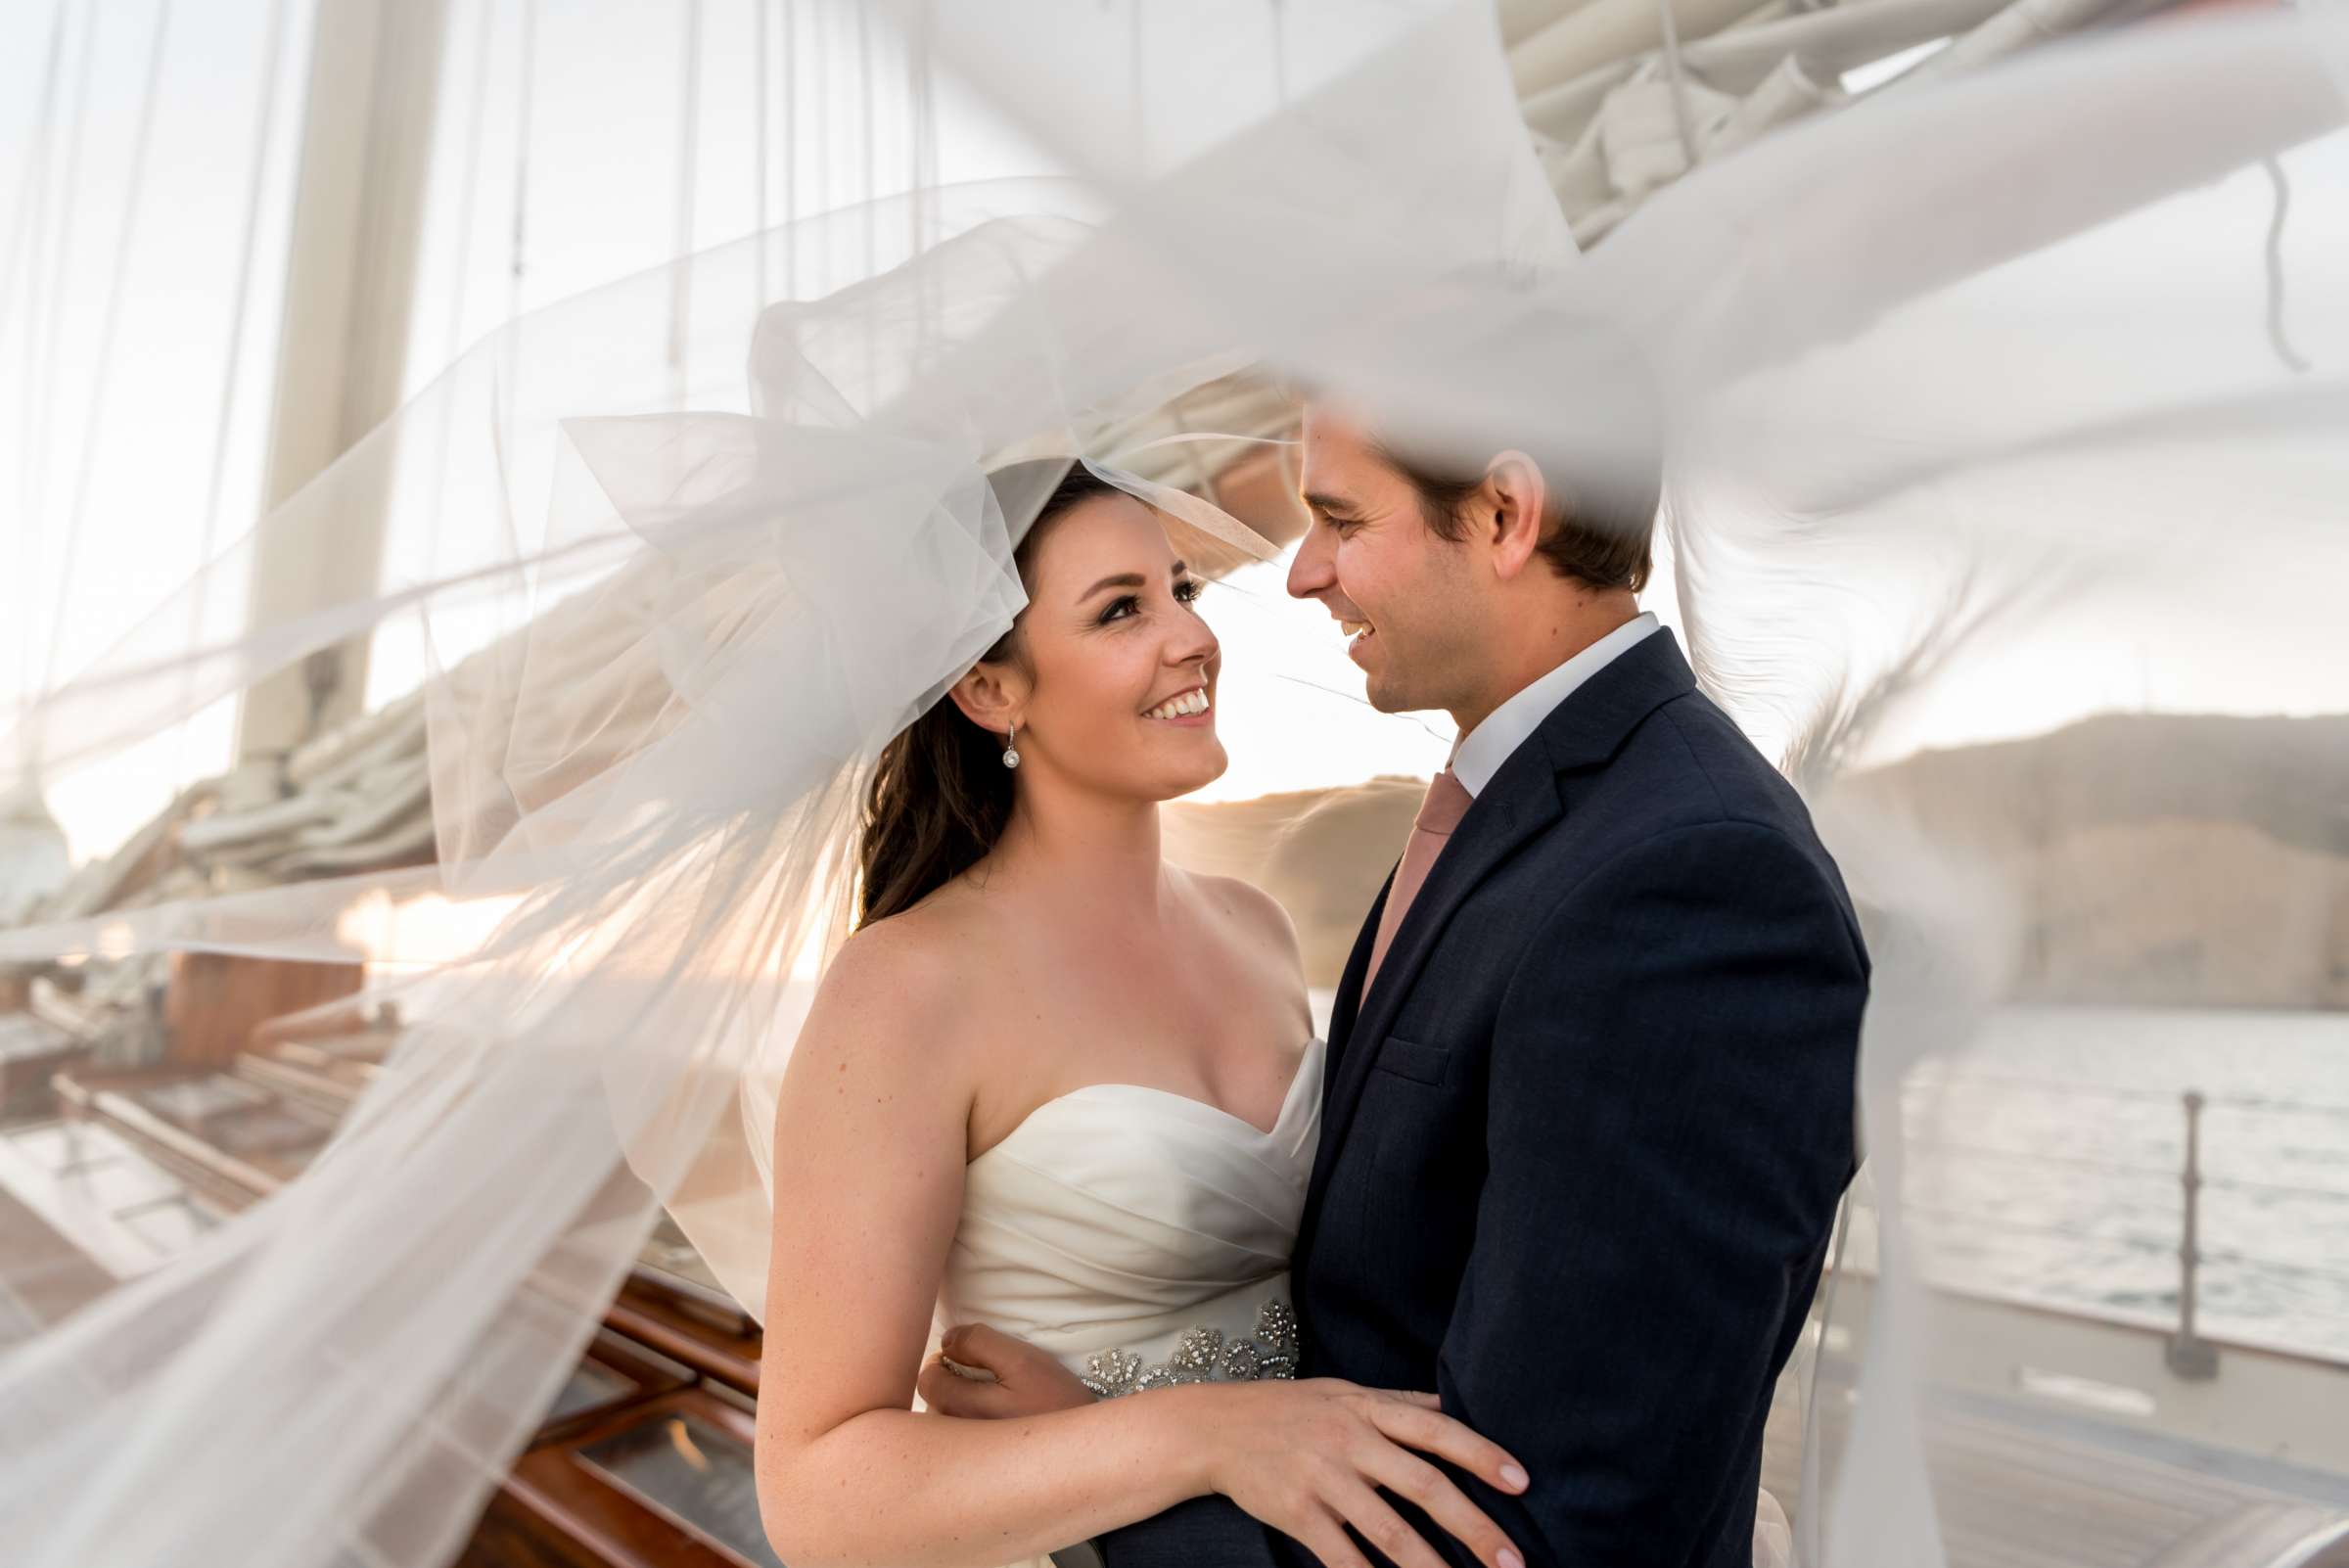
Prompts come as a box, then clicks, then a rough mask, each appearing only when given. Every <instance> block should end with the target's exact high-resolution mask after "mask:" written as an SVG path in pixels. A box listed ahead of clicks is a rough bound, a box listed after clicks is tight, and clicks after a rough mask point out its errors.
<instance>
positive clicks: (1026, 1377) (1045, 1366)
mask: <svg viewBox="0 0 2349 1568" xmlns="http://www.w3.org/2000/svg"><path fill="white" fill-rule="evenodd" d="M914 1391H915V1392H916V1393H918V1394H920V1395H921V1397H922V1403H923V1404H924V1405H926V1406H928V1407H930V1409H931V1411H932V1413H934V1414H938V1415H956V1416H962V1417H964V1418H965V1419H969V1420H998V1421H999V1420H1006V1419H1009V1418H1012V1417H1014V1416H1022V1415H1049V1414H1050V1413H1051V1412H1053V1411H1054V1410H1068V1409H1074V1408H1076V1407H1079V1406H1081V1405H1090V1404H1092V1403H1093V1391H1092V1390H1091V1389H1089V1388H1086V1387H1085V1386H1084V1384H1083V1383H1082V1382H1081V1381H1079V1379H1078V1377H1077V1374H1076V1373H1074V1372H1072V1371H1070V1370H1069V1369H1068V1368H1067V1367H1065V1366H1063V1365H1061V1364H1060V1360H1059V1359H1058V1358H1057V1357H1054V1356H1050V1355H1048V1354H1046V1353H1045V1352H1043V1351H1040V1350H1037V1349H1036V1347H1035V1346H1034V1345H1031V1344H1029V1343H1028V1342H1027V1341H1026V1340H1024V1339H1016V1338H1014V1337H1013V1336H1011V1335H1009V1334H1006V1333H1004V1332H1002V1331H1001V1330H1000V1329H994V1328H990V1327H988V1325H987V1324H985V1323H957V1324H955V1325H954V1326H953V1327H952V1328H949V1329H947V1330H946V1332H945V1334H944V1337H943V1338H942V1339H941V1340H940V1341H939V1346H938V1354H937V1355H935V1356H933V1357H931V1358H930V1360H929V1363H928V1364H927V1365H925V1366H924V1367H923V1368H922V1370H921V1375H920V1376H919V1377H918V1378H916V1379H915V1381H914Z"/></svg>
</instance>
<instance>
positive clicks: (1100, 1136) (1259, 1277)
mask: <svg viewBox="0 0 2349 1568" xmlns="http://www.w3.org/2000/svg"><path fill="white" fill-rule="evenodd" d="M1323 1054H1324V1046H1323V1044H1322V1042H1321V1041H1320V1040H1319V1039H1317V1038H1316V1039H1313V1040H1312V1041H1310V1042H1308V1044H1307V1045H1306V1048H1305V1054H1304V1057H1303V1059H1302V1060H1301V1061H1300V1062H1299V1063H1298V1066H1297V1073H1296V1077H1295V1078H1294V1079H1292V1080H1291V1082H1290V1084H1289V1091H1288V1094H1287V1095H1286V1097H1284V1098H1283V1099H1282V1101H1281V1105H1280V1114H1279V1115H1278V1116H1277V1117H1276V1118H1275V1119H1274V1120H1273V1123H1272V1129H1271V1130H1270V1131H1268V1132H1267V1131H1264V1130H1260V1129H1258V1128H1257V1127H1255V1126H1253V1125H1252V1124H1250V1123H1248V1122H1245V1121H1242V1120H1241V1119H1240V1118H1238V1117H1236V1116H1233V1115H1231V1114H1230V1113H1229V1112H1227V1111H1221V1110H1219V1109H1217V1108H1216V1107H1215V1106H1212V1105H1209V1104H1206V1103H1205V1102H1203V1101H1200V1100H1195V1099H1192V1098H1190V1097H1188V1096H1186V1095H1181V1094H1175V1093H1172V1092H1170V1091H1168V1090H1166V1089H1157V1088H1148V1087H1145V1086H1143V1085H1141V1084H1089V1085H1087V1086H1086V1087H1084V1088H1081V1089H1076V1090H1074V1091H1072V1092H1070V1093H1067V1094H1063V1095H1061V1096H1059V1097H1058V1098H1056V1099H1050V1100H1046V1101H1045V1102H1044V1103H1043V1104H1041V1105H1039V1106H1037V1107H1036V1109H1035V1110H1034V1111H1032V1112H1030V1113H1029V1115H1028V1118H1027V1120H1025V1121H1023V1122H1022V1123H1021V1124H1020V1125H1019V1126H1018V1127H1016V1128H1014V1129H1013V1130H1011V1133H1010V1135H1009V1136H1007V1137H1005V1138H1004V1139H1003V1141H1002V1142H1000V1143H997V1144H996V1145H995V1146H994V1147H992V1148H990V1149H989V1150H988V1151H987V1152H986V1153H984V1154H982V1155H980V1156H979V1158H977V1159H976V1160H973V1161H972V1162H971V1163H970V1167H969V1169H968V1171H967V1172H966V1173H965V1175H964V1178H963V1200H962V1220H961V1222H960V1223H959V1225H958V1226H957V1227H956V1229H955V1233H954V1245H953V1248H952V1250H951V1251H950V1252H949V1253H948V1254H947V1257H946V1271H945V1277H944V1283H943V1285H942V1287H941V1289H940V1293H939V1318H938V1323H937V1325H936V1327H935V1328H934V1330H933V1334H932V1342H933V1347H934V1348H935V1344H936V1339H937V1333H938V1332H939V1331H943V1330H944V1328H945V1327H946V1326H947V1325H949V1324H953V1323H971V1322H979V1323H988V1324H991V1325H992V1326H993V1327H996V1328H999V1329H1001V1330H1002V1331H1003V1332H1005V1333H1007V1334H1013V1335H1016V1336H1018V1337H1019V1338H1021V1339H1024V1340H1027V1341H1029V1342H1030V1343H1032V1344H1034V1345H1036V1346H1038V1347H1040V1348H1041V1349H1043V1350H1046V1351H1048V1352H1050V1353H1051V1354H1053V1355H1054V1356H1057V1357H1059V1358H1060V1360H1061V1361H1062V1363H1063V1364H1064V1365H1066V1366H1067V1367H1068V1368H1069V1369H1070V1370H1071V1371H1074V1372H1076V1373H1077V1374H1078V1375H1079V1376H1080V1377H1082V1378H1084V1379H1085V1380H1086V1381H1087V1382H1088V1383H1090V1384H1092V1385H1093V1389H1094V1392H1095V1393H1098V1394H1104V1395H1110V1396H1115V1395H1118V1394H1125V1393H1132V1392H1136V1391H1139V1390H1141V1389H1146V1388H1157V1387H1161V1386H1163V1385H1165V1384H1168V1383H1175V1382H1201V1381H1207V1380H1210V1379H1245V1378H1252V1377H1280V1376H1293V1375H1295V1372H1296V1365H1297V1327H1296V1321H1297V1320H1296V1315H1295V1313H1294V1312H1293V1311H1292V1309H1291V1306H1290V1302H1289V1255H1290V1252H1291V1250H1292V1249H1293V1248H1294V1247H1295V1245H1296V1242H1297V1222H1298V1217H1299V1216H1300V1215H1301V1214H1302V1213H1303V1212H1304V1209H1305V1187H1306V1180H1307V1178H1308V1177H1309V1176H1311V1175H1312V1174H1313V1150H1314V1148H1315V1147H1316V1146H1317V1145H1318V1144H1319V1142H1320V1133H1321V1063H1322V1057H1323ZM1048 1564H1049V1559H1047V1558H1041V1557H1039V1558H1036V1559H1033V1561H1032V1563H1031V1564H1023V1565H1020V1568H1048Z"/></svg>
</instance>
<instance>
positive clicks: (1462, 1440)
mask: <svg viewBox="0 0 2349 1568" xmlns="http://www.w3.org/2000/svg"><path fill="white" fill-rule="evenodd" d="M1202 1392H1203V1393H1205V1394H1207V1395H1209V1396H1211V1397H1210V1398H1207V1399H1202V1400H1199V1401H1198V1402H1197V1406H1196V1409H1197V1421H1198V1424H1199V1430H1200V1435H1201V1437H1202V1439H1203V1442H1202V1451H1203V1453H1204V1454H1205V1455H1206V1461H1207V1464H1208V1476H1207V1479H1208V1482H1209V1484H1210V1485H1211V1486H1212V1487H1214V1489H1215V1490H1216V1491H1218V1492H1221V1493H1222V1494H1223V1495H1224V1496H1225V1497H1227V1498H1229V1499H1231V1500H1232V1501H1233V1502H1235V1503H1237V1504H1239V1506H1240V1507H1242V1508H1244V1509H1246V1510H1247V1511H1248V1512H1249V1513H1250V1514H1252V1515H1254V1516H1255V1517H1256V1518H1258V1519H1261V1520H1263V1521H1264V1522H1265V1523H1266V1524H1268V1525H1270V1526H1271V1527H1272V1528H1274V1529H1275V1530H1281V1531H1285V1532H1287V1533H1288V1534H1289V1535H1291V1536H1293V1537H1295V1538H1296V1539H1297V1540H1298V1541H1299V1542H1300V1543H1302V1544H1303V1545H1305V1546H1306V1547H1307V1549H1309V1550H1310V1551H1312V1552H1313V1555H1314V1556H1316V1557H1318V1558H1320V1559H1321V1561H1322V1563H1323V1564H1324V1565H1325V1568H1368V1565H1367V1562H1366V1560H1365V1559H1364V1557H1363V1556H1362V1554H1361V1552H1360V1551H1359V1550H1358V1549H1357V1548H1356V1546H1355V1545H1354V1543H1353V1542H1352V1541H1351V1540H1350V1539H1348V1537H1347V1535H1346V1532H1345V1530H1344V1528H1343V1527H1344V1526H1346V1525H1352V1526H1353V1527H1354V1528H1355V1529H1356V1530H1357V1531H1359V1533H1360V1534H1361V1537H1362V1539H1363V1540H1365V1541H1367V1542H1369V1543H1370V1544H1371V1545H1373V1546H1376V1547H1377V1548H1378V1549H1379V1550H1380V1551H1383V1552H1385V1553H1386V1554H1387V1556H1388V1557H1389V1558H1391V1559H1393V1560H1394V1561H1395V1562H1396V1563H1398V1564H1400V1565H1402V1568H1444V1561H1443V1559H1442V1558H1440V1557H1438V1556H1437V1555H1436V1552H1435V1548H1433V1547H1432V1546H1430V1545H1428V1544H1427V1543H1426V1542H1425V1541H1424V1540H1422V1539H1421V1538H1420V1536H1419V1534H1418V1532H1417V1531H1415V1530H1413V1529H1412V1528H1411V1526H1410V1525H1409V1524H1407V1523H1405V1520H1404V1517H1403V1515H1401V1514H1400V1513H1397V1512H1396V1511H1395V1509H1394V1508H1393V1507H1392V1506H1391V1505H1390V1504H1389V1503H1388V1502H1387V1500H1386V1499H1384V1498H1381V1497H1380V1496H1379V1495H1378V1492H1377V1489H1378V1488H1380V1487H1384V1488H1386V1489H1387V1490H1388V1491H1389V1492H1392V1493H1394V1494H1395V1495H1396V1496H1397V1497H1400V1498H1407V1499H1410V1500H1411V1501H1412V1502H1415V1503H1417V1504H1418V1505H1419V1506H1420V1507H1421V1508H1422V1509H1424V1510H1425V1511H1426V1513H1427V1515H1428V1517H1430V1518H1431V1519H1433V1520H1434V1521H1435V1522H1436V1523H1437V1524H1439V1525H1441V1526H1443V1527H1444V1528H1445V1529H1446V1530H1448V1531H1450V1532H1451V1534H1452V1535H1453V1536H1454V1537H1456V1538H1457V1539H1458V1540H1459V1541H1460V1542H1461V1544H1462V1545H1466V1546H1467V1547H1468V1549H1469V1550H1470V1551H1473V1552H1475V1553H1476V1555H1477V1558H1478V1560H1479V1561H1481V1562H1483V1563H1485V1564H1486V1565H1487V1568H1525V1558H1524V1554H1523V1553H1521V1552H1519V1551H1518V1550H1516V1549H1515V1548H1514V1547H1513V1546H1511V1545H1510V1544H1509V1540H1508V1538H1507V1537H1506V1536H1504V1535H1502V1534H1501V1532H1500V1527H1499V1526H1498V1525H1497V1524H1495V1523H1494V1522H1493V1521H1492V1520H1491V1519H1490V1518H1488V1517H1486V1515H1485V1512H1484V1510H1483V1509H1481V1508H1479V1507H1478V1506H1477V1505H1476V1504H1475V1503H1473V1502H1471V1501H1469V1500H1468V1497H1467V1495H1466V1494H1465V1493H1463V1492H1461V1491H1460V1489H1459V1488H1458V1487H1457V1486H1455V1485H1454V1484H1453V1483H1452V1481H1451V1477H1449V1476H1447V1475H1446V1474H1445V1473H1444V1472H1443V1471H1442V1470H1440V1469H1438V1468H1437V1467H1436V1466H1435V1465H1433V1464H1431V1463H1429V1462H1428V1461H1427V1460H1426V1459H1424V1458H1422V1457H1420V1455H1419V1453H1413V1452H1412V1450H1414V1449H1416V1450H1419V1451H1421V1452H1422V1453H1432V1454H1436V1455H1439V1456H1441V1457H1443V1458H1446V1459H1449V1460H1451V1462H1452V1463H1453V1464H1456V1465H1458V1466H1459V1467H1460V1468H1461V1469H1463V1470H1467V1471H1470V1472H1472V1473H1474V1474H1475V1475H1478V1476H1480V1477H1482V1478H1483V1479H1484V1480H1485V1481H1486V1483H1487V1484H1489V1485H1491V1486H1492V1487H1494V1488H1495V1489H1496V1490H1497V1491H1501V1492H1506V1493H1511V1494H1515V1493H1521V1492H1523V1491H1524V1490H1525V1489H1526V1486H1527V1485H1528V1480H1527V1477H1526V1474H1525V1471H1524V1469H1523V1467H1522V1466H1520V1465H1518V1464H1517V1463H1516V1461H1515V1460H1513V1459H1511V1458H1510V1457H1509V1455H1508V1454H1507V1453H1504V1452H1502V1450H1501V1449H1500V1447H1499V1446H1498V1445H1497V1444H1494V1443H1490V1442H1487V1441H1486V1440H1485V1439H1484V1438H1481V1437H1479V1436H1477V1435H1476V1433H1474V1432H1472V1431H1470V1430H1469V1429H1468V1428H1467V1427H1465V1426H1462V1425H1461V1424H1460V1423H1459V1422H1458V1421H1455V1420H1453V1419H1452V1418H1451V1416H1449V1415H1446V1414H1445V1413H1444V1412H1443V1410H1442V1409H1441V1408H1440V1407H1439V1405H1438V1402H1437V1399H1436V1396H1435V1395H1433V1394H1416V1393H1400V1392H1397V1391H1394V1390H1391V1389H1376V1388H1363V1387H1361V1386H1360V1385H1359V1384H1356V1383H1348V1382H1343V1381H1341V1380H1339V1379H1337V1378H1330V1377H1319V1378H1312V1379H1308V1380H1306V1381H1303V1382H1295V1383H1291V1382H1280V1381H1266V1382H1259V1383H1222V1384H1216V1385H1213V1386H1212V1387H1205V1388H1203V1389H1202Z"/></svg>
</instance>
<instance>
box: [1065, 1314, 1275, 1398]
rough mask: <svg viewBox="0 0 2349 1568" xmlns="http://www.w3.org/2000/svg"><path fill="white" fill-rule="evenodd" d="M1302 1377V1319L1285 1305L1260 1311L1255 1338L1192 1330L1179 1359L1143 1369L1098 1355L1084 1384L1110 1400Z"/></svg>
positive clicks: (1130, 1357)
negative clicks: (1179, 1387)
mask: <svg viewBox="0 0 2349 1568" xmlns="http://www.w3.org/2000/svg"><path fill="white" fill-rule="evenodd" d="M1296 1375H1297V1314H1296V1313H1295V1311H1293V1310H1292V1309H1291V1308H1290V1306H1289V1304H1288V1303H1287V1302H1285V1301H1281V1300H1278V1299H1274V1300H1271V1301H1267V1302H1266V1303H1265V1304H1264V1306H1263V1307H1261V1308H1259V1309H1258V1310H1257V1314H1256V1335H1255V1337H1254V1338H1239V1339H1232V1340H1228V1341H1226V1340H1225V1339H1224V1338H1223V1331H1222V1330H1221V1329H1218V1328H1189V1329H1185V1330H1183V1335H1182V1338H1181V1339H1180V1340H1178V1341H1176V1342H1175V1346H1174V1354H1173V1355H1171V1356H1169V1357H1168V1358H1167V1359H1166V1360H1163V1361H1161V1362H1159V1363H1158V1364H1157V1365H1155V1366H1144V1365H1143V1364H1142V1359H1141V1358H1140V1357H1139V1356H1137V1355H1135V1354H1134V1353H1133V1352H1131V1351H1126V1350H1105V1351H1097V1352H1095V1353H1094V1354H1093V1355H1091V1356H1088V1357H1086V1358H1085V1362H1084V1371H1083V1372H1082V1373H1081V1374H1079V1377H1078V1381H1079V1382H1082V1384H1083V1385H1084V1386H1085V1387H1086V1388H1089V1389H1091V1390H1092V1391H1093V1393H1094V1394H1096V1395H1098V1396H1099V1397H1100V1398H1102V1399H1105V1400H1114V1399H1117V1398H1119V1397H1120V1396H1122V1395H1127V1394H1139V1393H1141V1392H1142V1391H1143V1390H1145V1389H1153V1388H1172V1387H1174V1385H1175V1384H1177V1383H1219V1382H1220V1383H1248V1382H1256V1381H1259V1380H1261V1379H1264V1378H1272V1377H1295V1376H1296Z"/></svg>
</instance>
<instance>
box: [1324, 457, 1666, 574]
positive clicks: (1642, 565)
mask: <svg viewBox="0 0 2349 1568" xmlns="http://www.w3.org/2000/svg"><path fill="white" fill-rule="evenodd" d="M1370 439H1371V444H1372V445H1373V446H1374V447H1375V448H1376V449H1377V451H1378V453H1379V455H1380V456H1382V457H1384V458H1385V459H1386V460H1387V461H1388V462H1390V463H1392V464H1394V465H1395V468H1396V470H1397V471H1398V472H1399V473H1401V474H1402V475H1403V477H1404V478H1405V479H1406V480H1409V481H1410V482H1411V488H1412V489H1414V490H1416V491H1417V492H1418V493H1419V512H1420V515H1421V517H1422V518H1424V519H1425V520H1426V523H1427V526H1428V530H1430V531H1431V532H1433V533H1434V534H1435V535H1436V536H1437V537H1438V538H1443V539H1449V540H1451V542H1453V543H1455V544H1456V543H1458V542H1459V541H1460V540H1461V539H1463V538H1465V537H1466V536H1467V533H1468V520H1467V518H1466V517H1465V516H1464V515H1463V509H1464V508H1465V506H1466V504H1467V501H1468V497H1469V496H1471V495H1473V494H1475V493H1476V490H1477V487H1478V486H1479V485H1481V484H1484V482H1485V476H1484V473H1483V471H1482V470H1472V469H1469V468H1466V467H1464V466H1461V465H1460V464H1458V463H1456V462H1453V461H1449V460H1447V459H1445V458H1443V457H1431V456H1425V455H1422V456H1413V455H1410V454H1407V453H1405V452H1401V451H1398V450H1397V449H1396V448H1395V446H1394V444H1393V443H1392V442H1389V441H1387V440H1385V439H1384V438H1380V437H1378V436H1375V435H1373V436H1372V437H1371V438H1370ZM1609 466H1610V467H1611V468H1616V467H1621V466H1622V464H1621V459H1620V457H1618V458H1617V461H1616V462H1615V463H1612V464H1610V465H1609ZM1633 466H1634V467H1635V468H1640V469H1643V470H1644V476H1646V477H1643V478H1634V479H1632V480H1631V481H1630V482H1629V483H1626V482H1624V481H1622V480H1618V481H1616V482H1614V483H1611V484H1585V485H1583V486H1582V487H1580V488H1579V489H1578V488H1577V487H1576V486H1574V485H1573V484H1560V483H1558V482H1557V480H1556V479H1554V478H1552V477H1551V476H1550V475H1549V474H1547V473H1544V474H1543V479H1544V480H1545V481H1546V482H1547V488H1548V501H1547V504H1546V505H1545V506H1544V507H1543V516H1542V542H1541V543H1540V544H1539V545H1537V546H1536V547H1535V548H1536V549H1537V550H1539V551H1540V552H1541V554H1542V557H1543V559H1544V560H1546V561H1547V562H1548V563H1549V565H1550V568H1551V570H1552V571H1554V572H1556V573H1557V574H1558V575H1559V576H1563V577H1571V578H1573V579H1575V580H1576V581H1578V582H1587V583H1589V584H1590V585H1591V586H1592V587H1594V588H1628V589H1630V590H1632V591H1633V592H1635V593H1636V592H1637V591H1638V590H1639V589H1641V588H1644V587H1646V586H1647V575H1648V570H1649V567H1650V565H1651V552H1652V548H1653V540H1654V537H1655V527H1656V511H1657V508H1658V507H1659V505H1660V504H1661V502H1662V490H1663V484H1662V477H1661V469H1660V466H1657V467H1648V466H1646V465H1640V464H1635V465H1633Z"/></svg>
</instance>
